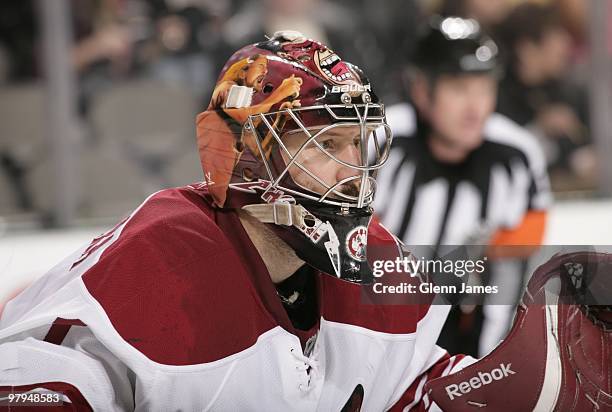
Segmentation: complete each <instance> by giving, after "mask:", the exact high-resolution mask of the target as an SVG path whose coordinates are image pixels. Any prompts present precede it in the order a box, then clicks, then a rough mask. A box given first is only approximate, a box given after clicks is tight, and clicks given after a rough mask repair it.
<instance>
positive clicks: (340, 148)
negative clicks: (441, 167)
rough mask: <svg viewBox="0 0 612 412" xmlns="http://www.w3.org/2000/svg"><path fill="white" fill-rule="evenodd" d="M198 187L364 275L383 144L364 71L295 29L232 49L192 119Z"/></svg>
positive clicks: (299, 248)
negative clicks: (204, 104)
mask: <svg viewBox="0 0 612 412" xmlns="http://www.w3.org/2000/svg"><path fill="white" fill-rule="evenodd" d="M197 134H198V149H199V153H200V159H201V163H202V168H203V170H204V176H205V183H206V185H207V187H208V191H209V194H210V195H211V196H212V199H213V202H214V203H215V205H216V206H217V207H222V208H233V209H242V210H245V211H246V212H247V213H249V214H251V215H252V216H254V217H255V218H257V219H258V220H260V221H261V222H264V223H267V224H270V226H271V227H272V228H273V230H274V231H275V233H276V234H277V235H278V236H279V237H280V238H281V239H283V240H284V241H285V242H286V243H287V244H289V245H290V246H291V247H292V248H293V249H294V250H295V252H296V254H297V255H298V256H299V257H300V258H301V259H302V260H304V261H305V262H306V263H308V264H309V265H311V266H313V267H314V268H316V269H318V270H321V271H323V272H326V273H329V274H332V275H336V276H337V277H339V278H342V279H345V280H348V281H352V282H358V283H367V282H370V281H371V280H372V273H371V269H370V267H369V265H368V263H367V259H366V244H367V231H368V229H367V228H368V225H369V222H370V219H371V216H372V209H371V204H372V201H373V196H374V191H375V174H376V170H377V169H379V168H380V167H381V166H382V165H383V163H384V162H385V160H386V158H387V154H388V149H389V147H390V143H391V133H390V129H389V127H388V126H387V124H386V121H385V116H384V108H383V105H382V104H380V103H379V102H378V98H377V96H376V94H375V93H374V91H373V90H372V87H371V85H370V83H369V81H368V79H367V78H366V77H365V76H364V74H363V73H362V72H361V70H359V69H358V68H357V67H356V66H353V65H351V64H350V63H347V62H344V61H342V60H341V59H340V58H339V57H338V55H336V54H335V53H334V52H333V51H332V50H330V49H328V48H327V47H326V46H324V45H322V44H320V43H318V42H316V41H313V40H308V39H306V38H304V37H303V36H302V35H301V34H300V33H297V32H279V33H276V34H275V35H274V36H273V37H272V38H270V39H268V40H266V41H263V42H261V43H257V44H254V45H251V46H247V47H244V48H242V49H240V50H239V51H238V52H236V53H235V54H234V55H233V56H232V57H231V58H230V59H229V61H228V62H227V63H226V65H225V67H224V68H223V70H222V73H221V75H220V77H219V79H218V81H217V85H216V87H215V89H214V91H213V96H212V99H211V103H210V105H209V107H208V109H207V110H206V111H205V112H203V113H201V114H200V115H199V116H198V118H197Z"/></svg>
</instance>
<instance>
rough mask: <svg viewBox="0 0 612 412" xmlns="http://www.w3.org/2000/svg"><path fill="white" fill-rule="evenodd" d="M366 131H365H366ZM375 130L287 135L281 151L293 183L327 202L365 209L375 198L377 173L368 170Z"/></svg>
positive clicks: (347, 128)
mask: <svg viewBox="0 0 612 412" xmlns="http://www.w3.org/2000/svg"><path fill="white" fill-rule="evenodd" d="M362 129H363V130H362ZM374 138H375V132H374V127H373V126H365V127H363V128H362V127H361V126H359V125H337V126H335V127H331V128H330V127H325V128H314V129H308V130H307V131H304V130H293V131H289V132H286V133H285V134H284V135H283V138H282V140H283V143H284V145H285V148H286V150H281V153H282V155H283V160H284V162H285V164H286V165H287V166H288V173H289V175H290V176H291V178H292V180H293V181H294V182H295V184H297V185H298V186H300V187H301V188H303V189H305V190H307V191H309V192H312V193H316V194H318V195H321V196H322V198H323V199H328V200H335V201H340V202H345V203H356V202H359V199H360V198H361V199H362V200H363V203H364V205H367V204H368V203H369V200H370V198H371V197H372V195H373V189H374V188H373V183H372V182H373V172H374V170H373V169H372V170H368V167H369V166H368V152H367V150H368V146H371V145H372V144H373V143H372V144H369V143H371V142H372V140H373V139H374Z"/></svg>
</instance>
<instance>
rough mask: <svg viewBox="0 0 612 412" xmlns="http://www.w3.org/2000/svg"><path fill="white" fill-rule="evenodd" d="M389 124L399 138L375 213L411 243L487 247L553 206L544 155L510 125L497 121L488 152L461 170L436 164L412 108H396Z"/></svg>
mask: <svg viewBox="0 0 612 412" xmlns="http://www.w3.org/2000/svg"><path fill="white" fill-rule="evenodd" d="M387 120H388V122H389V125H390V126H391V129H392V131H393V134H394V136H395V139H394V141H393V146H392V149H391V153H390V155H389V160H388V162H387V164H386V165H385V166H384V167H383V168H382V169H381V171H380V172H379V176H378V179H377V193H376V201H375V212H376V214H377V215H378V216H379V217H380V218H381V221H382V223H383V224H384V225H385V226H386V227H387V228H388V229H389V230H390V231H391V232H392V233H394V234H395V235H396V236H398V237H399V238H400V239H401V240H402V241H403V242H404V243H405V244H407V245H432V246H433V245H461V244H470V243H474V244H481V243H480V242H479V241H478V239H482V237H483V235H486V234H489V235H490V234H493V233H494V232H495V231H496V230H498V229H513V228H515V227H517V226H519V225H520V224H521V222H522V220H523V217H524V216H525V214H526V213H527V212H528V211H530V210H545V209H546V208H547V207H548V205H549V203H550V200H551V196H550V192H549V182H548V176H547V173H546V162H545V159H544V156H543V154H542V153H541V151H540V148H539V146H538V144H537V142H536V141H535V139H534V138H533V137H532V136H531V135H530V134H529V133H528V132H527V131H526V130H525V129H523V128H522V127H520V126H519V125H517V124H515V123H514V122H512V121H511V120H509V119H508V118H506V117H504V116H502V115H499V114H494V115H492V116H491V118H490V119H489V120H488V121H487V124H486V126H485V129H484V133H483V134H484V136H485V138H484V141H483V143H482V145H481V146H480V147H478V148H477V149H476V150H474V151H473V152H472V153H471V154H470V155H469V156H468V158H467V159H466V160H465V161H464V162H462V163H461V164H457V165H449V164H443V163H441V162H439V161H437V160H436V159H434V157H433V156H432V154H431V152H430V151H429V148H428V146H427V144H426V141H425V138H424V137H423V136H421V135H420V134H419V131H418V130H416V129H417V127H416V123H417V122H416V120H415V115H414V111H413V109H412V107H411V106H410V105H408V104H400V105H396V106H392V107H390V108H389V109H388V110H387Z"/></svg>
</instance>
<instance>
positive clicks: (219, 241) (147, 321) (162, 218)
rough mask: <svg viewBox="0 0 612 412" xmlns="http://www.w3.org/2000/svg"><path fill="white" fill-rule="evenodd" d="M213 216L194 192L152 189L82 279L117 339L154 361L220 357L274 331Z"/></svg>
mask: <svg viewBox="0 0 612 412" xmlns="http://www.w3.org/2000/svg"><path fill="white" fill-rule="evenodd" d="M219 213H227V212H219V211H216V210H215V209H213V208H212V207H211V206H210V205H209V204H208V203H207V201H206V200H205V199H204V198H203V197H202V193H201V192H198V191H197V190H194V188H193V187H189V186H188V187H184V188H176V189H167V190H163V191H161V192H158V193H157V194H155V195H153V196H152V197H150V198H149V199H148V200H147V201H146V202H145V203H144V204H143V205H142V206H141V207H140V208H139V209H137V211H136V212H135V213H134V214H133V215H132V216H131V217H130V218H129V220H128V221H127V223H126V225H125V227H124V228H123V230H122V232H121V234H120V235H119V237H118V238H117V239H116V240H115V241H114V242H113V243H112V244H111V245H110V246H108V247H107V249H106V250H104V252H103V254H102V255H101V257H100V259H99V260H98V262H96V263H95V264H94V265H93V266H92V267H91V268H89V269H88V270H87V271H86V272H85V274H84V275H83V281H84V283H85V286H86V287H87V289H88V291H89V293H90V294H91V295H92V296H93V297H94V298H95V299H96V300H97V301H98V302H99V303H100V304H101V306H102V308H103V309H104V310H105V312H106V314H107V315H108V317H109V318H110V320H111V322H112V324H113V327H114V328H115V329H116V330H117V331H118V332H119V334H120V335H121V336H122V338H123V339H124V340H125V341H126V342H128V343H129V344H131V345H132V346H134V347H136V348H137V349H138V350H139V351H141V352H142V353H143V354H145V355H146V356H147V357H149V358H150V359H152V360H154V361H156V362H159V363H164V364H171V365H188V364H196V363H204V362H211V361H214V360H218V359H222V358H224V357H226V356H229V355H231V354H233V353H236V352H239V351H241V350H244V349H246V348H248V347H249V346H252V345H253V344H254V343H255V342H256V340H257V338H258V337H259V336H260V335H261V334H262V333H264V332H266V331H267V330H270V329H271V328H273V327H274V326H275V324H274V322H273V320H272V318H271V317H270V316H269V315H268V314H267V313H266V311H265V310H264V308H263V305H262V303H261V301H260V299H259V297H258V296H257V293H256V292H255V289H254V287H253V284H252V281H251V278H250V275H249V273H248V272H247V269H246V268H245V265H244V263H243V262H244V261H243V260H242V257H241V256H239V253H238V252H237V250H236V248H235V247H234V242H233V241H232V240H231V239H232V238H234V237H235V236H236V235H237V234H235V233H224V232H223V230H222V229H221V227H220V226H219V225H218V223H217V220H218V219H219V216H218V215H219ZM220 218H221V219H225V220H227V219H228V218H229V219H231V217H228V216H221V217H220ZM233 219H235V220H236V219H238V218H237V217H236V216H234V217H233ZM249 269H251V268H249ZM228 302H231V305H232V307H231V309H230V308H228ZM228 325H232V328H233V330H234V333H232V334H231V336H230V334H227V333H224V331H225V330H226V329H227V327H228Z"/></svg>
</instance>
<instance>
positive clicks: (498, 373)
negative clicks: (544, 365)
mask: <svg viewBox="0 0 612 412" xmlns="http://www.w3.org/2000/svg"><path fill="white" fill-rule="evenodd" d="M510 366H512V364H511V363H508V364H503V363H500V364H499V368H495V369H493V370H491V372H478V376H473V377H471V378H470V379H466V380H465V381H463V382H459V383H458V384H456V383H453V384H452V385H448V386H446V387H445V389H446V394H447V395H448V397H449V398H450V400H451V401H452V400H453V399H455V398H457V397H460V396H463V395H465V394H466V393H469V392H471V390H472V389H478V388H480V387H482V386H485V385H488V384H490V383H491V382H493V381H499V380H502V379H504V378H506V377H508V376H510V375H514V374H516V372H514V371H513V370H512V369H510Z"/></svg>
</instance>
